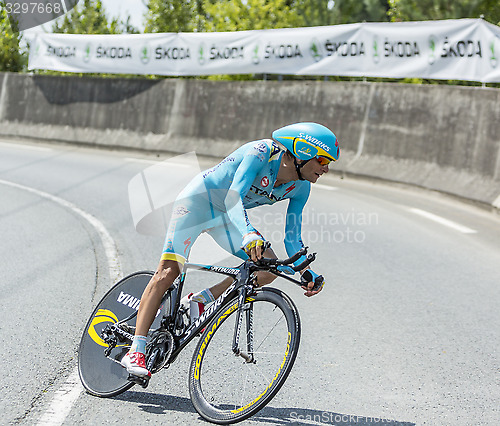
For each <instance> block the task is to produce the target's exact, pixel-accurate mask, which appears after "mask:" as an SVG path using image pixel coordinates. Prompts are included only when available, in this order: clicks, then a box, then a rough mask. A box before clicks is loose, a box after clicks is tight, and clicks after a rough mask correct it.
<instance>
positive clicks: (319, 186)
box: [311, 183, 338, 191]
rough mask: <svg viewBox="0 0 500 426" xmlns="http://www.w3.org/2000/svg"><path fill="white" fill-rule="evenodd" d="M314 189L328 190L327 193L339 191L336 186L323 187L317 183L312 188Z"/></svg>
mask: <svg viewBox="0 0 500 426" xmlns="http://www.w3.org/2000/svg"><path fill="white" fill-rule="evenodd" d="M311 187H312V188H319V189H326V190H327V191H335V190H336V189H338V188H337V187H336V186H328V185H322V184H320V183H315V184H313V185H312V186H311Z"/></svg>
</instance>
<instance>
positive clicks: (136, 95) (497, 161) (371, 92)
mask: <svg viewBox="0 0 500 426" xmlns="http://www.w3.org/2000/svg"><path fill="white" fill-rule="evenodd" d="M296 121H316V122H319V123H322V124H325V125H327V126H328V127H330V128H331V129H333V130H334V132H335V133H336V134H337V136H338V137H339V139H340V141H341V147H342V149H343V154H342V158H341V161H340V162H338V164H336V165H335V169H336V170H337V171H341V172H343V173H352V174H358V175H365V176H372V177H376V178H381V179H387V180H392V181H398V182H404V183H410V184H415V185H419V186H423V187H426V188H429V189H435V190H439V191H445V192H449V193H452V194H455V195H459V196H461V197H466V198H469V199H471V200H475V201H479V202H482V203H487V204H489V205H495V206H496V207H500V197H499V196H500V90H498V89H483V88H467V87H452V86H418V85H404V84H386V83H338V82H322V81H317V82H299V81H293V82H265V81H262V82H227V81H225V82H212V81H206V80H189V79H166V80H145V79H96V78H87V77H84V78H77V77H49V76H27V75H19V74H5V73H0V135H5V136H19V137H30V138H36V139H41V140H55V141H63V142H70V143H82V144H90V145H106V146H110V147H128V148H138V149H147V150H155V151H170V152H178V153H182V152H188V151H193V150H195V151H196V152H198V153H200V154H204V155H212V156H216V157H222V156H225V155H227V154H228V153H229V152H231V150H233V149H234V148H236V147H238V146H239V145H240V144H241V143H243V142H246V141H249V140H253V139H258V138H262V137H269V135H270V134H271V132H272V131H273V130H274V129H276V128H278V127H280V126H283V125H286V124H289V123H292V122H296Z"/></svg>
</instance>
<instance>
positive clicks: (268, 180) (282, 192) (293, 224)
mask: <svg viewBox="0 0 500 426" xmlns="http://www.w3.org/2000/svg"><path fill="white" fill-rule="evenodd" d="M283 153H284V152H283V151H282V150H281V149H280V148H279V147H278V145H277V144H276V143H275V142H273V141H272V140H271V139H262V140H258V141H254V142H249V143H247V144H245V145H243V146H242V147H240V148H238V149H237V150H236V151H234V152H233V153H232V154H230V155H229V156H227V157H226V158H225V159H224V160H222V161H221V162H220V163H219V164H217V165H216V166H214V167H212V168H211V169H208V170H205V171H204V172H201V173H200V174H198V175H197V176H196V177H195V178H194V179H193V180H192V181H191V182H190V183H189V184H188V185H187V186H186V188H184V190H183V191H182V192H181V193H180V194H179V196H178V197H177V199H176V202H175V204H174V208H173V213H172V220H171V222H170V225H169V228H168V232H167V237H166V241H165V246H164V249H163V255H162V259H169V260H177V261H178V262H181V263H184V261H185V260H186V259H187V257H188V255H189V251H190V250H191V247H192V245H193V243H194V242H195V240H196V238H197V237H198V236H199V235H200V234H201V233H202V232H207V233H208V234H209V235H211V236H212V237H213V238H214V239H215V241H217V243H218V244H219V245H220V246H221V247H222V248H224V249H225V250H226V251H228V252H230V253H232V254H234V255H237V256H239V257H240V258H242V259H247V258H248V257H247V255H246V254H245V252H244V251H243V250H241V248H240V247H241V243H242V241H243V237H244V235H245V234H247V233H249V232H258V231H257V230H256V229H255V228H254V227H253V226H252V224H251V223H250V221H249V220H248V216H247V214H246V211H245V210H246V209H251V208H253V207H257V206H260V205H263V204H274V203H276V202H278V201H281V200H284V199H289V200H290V202H289V204H288V209H287V214H286V226H285V248H286V251H287V253H288V255H289V256H291V255H292V254H295V253H296V252H297V251H299V250H300V249H301V248H302V247H303V246H304V245H303V243H302V239H301V222H302V220H301V215H302V210H303V208H304V205H305V204H306V201H307V199H308V198H309V193H310V190H311V183H310V182H308V181H291V182H288V183H286V184H283V185H280V186H278V187H277V188H274V184H275V182H276V178H277V174H278V170H279V167H280V164H281V157H282V155H283ZM301 260H302V259H300V260H299V261H298V262H296V264H298V263H300V261H301Z"/></svg>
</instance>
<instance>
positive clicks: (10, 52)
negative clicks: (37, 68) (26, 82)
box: [0, 2, 27, 72]
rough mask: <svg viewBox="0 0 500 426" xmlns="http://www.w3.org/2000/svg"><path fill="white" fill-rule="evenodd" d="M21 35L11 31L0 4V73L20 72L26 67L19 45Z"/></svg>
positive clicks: (2, 4) (24, 56) (7, 17)
mask: <svg viewBox="0 0 500 426" xmlns="http://www.w3.org/2000/svg"><path fill="white" fill-rule="evenodd" d="M21 39H22V35H21V34H20V33H19V32H15V31H13V30H12V28H11V25H10V22H9V16H8V15H7V12H6V11H5V9H4V3H2V2H0V71H10V72H20V71H22V70H23V69H24V67H25V66H26V62H27V58H26V54H25V53H23V52H21V49H20V47H19V44H20V42H21Z"/></svg>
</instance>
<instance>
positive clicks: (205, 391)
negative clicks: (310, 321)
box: [189, 288, 300, 424]
mask: <svg viewBox="0 0 500 426" xmlns="http://www.w3.org/2000/svg"><path fill="white" fill-rule="evenodd" d="M237 311H238V299H237V298H235V299H233V300H232V301H231V302H230V303H228V304H227V305H226V306H225V307H224V309H222V310H221V311H220V312H219V314H218V315H217V316H216V317H215V318H214V319H213V320H212V321H211V323H210V324H209V325H208V326H207V328H206V329H205V332H204V333H203V335H202V336H201V338H200V340H199V342H198V345H197V347H196V349H195V352H194V355H193V359H192V361H191V367H190V371H189V391H190V394H191V400H192V402H193V405H194V406H195V408H196V411H198V413H199V414H200V415H201V416H202V417H204V418H205V419H206V420H208V421H210V422H213V423H219V424H229V423H236V422H239V421H241V420H244V419H246V418H248V417H250V416H252V415H253V414H255V413H256V412H257V411H259V410H260V409H262V408H263V407H264V406H265V405H266V404H267V403H268V402H269V401H270V400H271V399H272V398H273V397H274V395H276V393H277V392H278V390H279V389H280V388H281V386H282V385H283V384H284V383H285V380H286V378H287V377H288V375H289V373H290V371H291V369H292V367H293V363H294V362H295V358H296V356H297V353H298V349H299V341H300V319H299V315H298V311H297V308H296V306H295V305H294V303H293V302H292V300H291V299H290V298H289V297H288V296H287V295H286V294H284V293H282V292H281V291H279V290H276V289H273V288H264V289H261V290H258V291H257V292H256V294H255V295H252V296H249V297H248V298H247V300H246V303H245V306H244V310H243V312H242V324H241V337H240V342H239V347H240V348H241V350H242V351H243V352H244V353H245V355H250V353H251V355H253V359H252V357H250V359H249V358H248V357H247V358H244V357H243V356H238V355H235V354H234V352H233V350H232V342H233V334H234V329H235V319H236V312H237ZM247 339H250V341H251V342H252V343H253V347H252V345H251V346H250V347H248V341H249V340H247ZM252 349H253V351H252ZM249 352H250V353H249ZM252 352H253V353H252Z"/></svg>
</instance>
